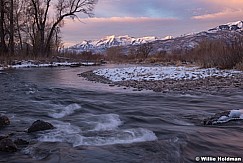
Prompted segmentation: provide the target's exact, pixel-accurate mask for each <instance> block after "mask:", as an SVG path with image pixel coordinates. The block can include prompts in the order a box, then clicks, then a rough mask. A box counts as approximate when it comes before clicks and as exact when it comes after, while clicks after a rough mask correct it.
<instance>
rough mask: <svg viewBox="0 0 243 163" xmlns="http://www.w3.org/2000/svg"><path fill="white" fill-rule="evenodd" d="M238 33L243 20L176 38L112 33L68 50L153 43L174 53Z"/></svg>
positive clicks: (242, 30) (100, 50) (157, 48)
mask: <svg viewBox="0 0 243 163" xmlns="http://www.w3.org/2000/svg"><path fill="white" fill-rule="evenodd" d="M238 35H243V21H236V22H230V23H226V24H222V25H219V26H217V27H215V28H211V29H209V30H206V31H201V32H198V33H190V34H185V35H182V36H180V37H175V38H173V37H172V36H167V37H165V38H158V37H156V36H147V37H140V38H135V37H130V36H128V35H124V36H115V35H111V36H106V37H104V38H102V39H100V40H93V41H92V40H89V41H87V40H85V41H83V42H82V43H80V44H76V45H74V46H71V47H69V48H67V49H66V50H67V51H69V52H75V53H81V52H84V51H91V52H94V53H103V52H105V50H106V49H108V48H110V47H113V46H124V47H125V48H131V47H134V46H135V47H136V46H138V45H141V44H144V43H151V44H152V45H153V53H157V52H160V51H166V52H169V53H172V52H173V51H178V50H190V49H192V48H194V47H196V46H197V45H198V44H199V42H201V41H202V40H205V39H209V40H216V39H221V40H224V41H226V42H229V41H230V40H232V39H234V37H235V36H238Z"/></svg>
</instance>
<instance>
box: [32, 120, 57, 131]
mask: <svg viewBox="0 0 243 163" xmlns="http://www.w3.org/2000/svg"><path fill="white" fill-rule="evenodd" d="M50 129H54V126H53V125H52V124H50V123H48V122H45V121H42V120H37V121H35V122H34V123H33V124H32V125H31V126H30V127H29V128H28V133H31V132H36V131H44V130H50Z"/></svg>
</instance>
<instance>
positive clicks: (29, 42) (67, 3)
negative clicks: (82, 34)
mask: <svg viewBox="0 0 243 163" xmlns="http://www.w3.org/2000/svg"><path fill="white" fill-rule="evenodd" d="M96 3H97V0H0V56H13V55H21V54H22V55H26V56H34V57H48V56H50V55H51V54H52V53H54V52H56V51H58V48H60V46H61V37H60V32H61V27H63V25H64V20H65V18H72V19H75V18H77V19H78V14H79V13H82V14H86V15H88V16H92V15H93V10H94V6H95V4H96Z"/></svg>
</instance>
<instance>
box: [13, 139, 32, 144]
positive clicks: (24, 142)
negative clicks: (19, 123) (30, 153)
mask: <svg viewBox="0 0 243 163" xmlns="http://www.w3.org/2000/svg"><path fill="white" fill-rule="evenodd" d="M14 144H16V145H17V146H22V145H29V142H28V141H26V140H23V139H20V138H18V139H16V140H15V141H14Z"/></svg>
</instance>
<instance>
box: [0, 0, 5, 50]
mask: <svg viewBox="0 0 243 163" xmlns="http://www.w3.org/2000/svg"><path fill="white" fill-rule="evenodd" d="M5 3H6V2H5V0H0V53H1V54H5V53H6V52H7V46H6V41H5V36H6V32H5V23H4V20H5V13H6V11H5V6H6V5H5Z"/></svg>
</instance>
